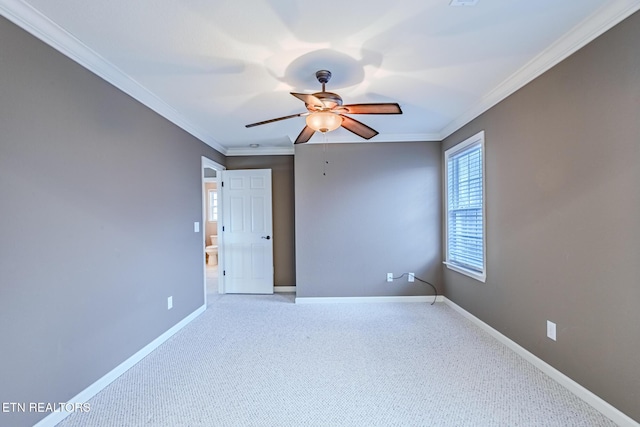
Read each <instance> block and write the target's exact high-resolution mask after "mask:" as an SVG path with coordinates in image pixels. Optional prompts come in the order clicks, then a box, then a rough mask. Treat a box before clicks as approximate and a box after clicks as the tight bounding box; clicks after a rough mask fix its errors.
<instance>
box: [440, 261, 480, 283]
mask: <svg viewBox="0 0 640 427" xmlns="http://www.w3.org/2000/svg"><path fill="white" fill-rule="evenodd" d="M443 264H444V265H446V266H447V268H448V269H449V270H453V271H457V272H458V273H460V274H464V275H465V276H469V277H471V278H472V279H476V280H477V281H479V282H482V283H485V282H486V280H487V273H486V272H482V273H478V272H477V271H473V270H469V269H466V268H464V267H461V266H459V265H456V264H449V263H448V262H446V261H444V262H443Z"/></svg>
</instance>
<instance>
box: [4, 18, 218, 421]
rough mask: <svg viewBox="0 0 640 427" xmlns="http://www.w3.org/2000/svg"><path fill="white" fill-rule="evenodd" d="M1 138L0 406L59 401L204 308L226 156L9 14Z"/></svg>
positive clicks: (19, 417) (13, 417) (28, 417)
mask: <svg viewBox="0 0 640 427" xmlns="http://www.w3.org/2000/svg"><path fill="white" fill-rule="evenodd" d="M0 130H1V131H0V206H1V209H0V217H1V220H0V336H1V337H2V340H1V349H0V366H2V369H0V402H65V401H67V400H68V399H70V398H72V397H73V396H74V395H76V394H77V393H79V392H80V391H82V390H83V389H84V388H86V387H87V386H89V385H90V384H92V383H93V382H94V381H96V380H97V379H99V378H100V377H102V376H103V375H105V374H106V373H107V372H109V371H111V370H112V369H113V368H114V367H116V366H117V365H118V364H120V363H121V362H123V361H124V360H126V359H127V358H128V357H130V356H131V355H133V354H134V353H135V352H136V351H138V350H140V349H141V348H142V347H144V346H145V345H147V344H148V343H150V342H151V341H152V340H153V339H155V338H157V337H158V336H159V335H161V334H162V333H164V332H165V331H167V330H168V329H169V328H171V327H172V326H173V325H175V324H176V323H178V322H179V321H180V320H182V319H183V318H184V317H185V316H187V315H188V314H190V313H192V312H193V311H194V310H196V309H197V308H198V307H200V306H202V305H203V303H204V301H203V299H204V297H203V294H204V290H203V280H204V278H203V269H202V265H203V260H202V235H201V234H196V233H194V232H193V222H194V221H202V205H201V198H202V185H201V174H202V171H201V156H202V155H206V156H208V157H210V158H211V159H213V160H215V161H217V162H220V163H223V164H224V162H225V159H224V156H222V155H220V154H219V153H217V152H216V151H214V150H213V149H211V148H210V147H208V146H205V145H204V144H203V143H201V142H199V141H198V140H196V139H195V138H193V137H192V136H190V135H188V134H187V133H185V132H184V131H182V130H180V129H179V128H177V127H176V126H174V125H173V124H171V123H169V122H168V121H167V120H165V119H163V118H161V117H160V116H158V115H157V114H155V113H153V112H152V111H151V110H149V109H147V108H146V107H144V106H142V105H141V104H139V103H138V102H136V101H134V100H133V99H132V98H130V97H129V96H127V95H125V94H123V93H122V92H120V91H119V90H117V89H115V88H114V87H113V86H111V85H109V84H108V83H106V82H105V81H103V80H102V79H100V78H98V77H96V76H95V75H93V74H92V73H90V72H89V71H87V70H85V69H84V68H82V67H80V66H79V65H77V64H75V63H74V62H72V61H71V60H69V59H67V58H66V57H64V56H63V55H61V54H59V53H58V52H56V51H54V50H53V49H52V48H50V47H48V46H46V45H44V44H43V43H41V42H40V41H37V40H36V39H34V38H33V37H32V36H30V35H28V34H27V33H25V32H24V31H22V30H21V29H19V28H17V27H16V26H14V25H13V24H11V23H9V22H8V21H6V20H5V19H4V18H0ZM170 295H172V296H173V301H174V308H173V309H172V310H170V311H168V310H167V297H168V296H170ZM45 415H46V414H38V413H33V414H11V413H0V425H11V426H27V425H33V424H34V423H35V422H37V421H38V420H39V419H40V418H43V417H44V416H45Z"/></svg>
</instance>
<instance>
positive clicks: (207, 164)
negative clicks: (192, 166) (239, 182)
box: [200, 156, 227, 307]
mask: <svg viewBox="0 0 640 427" xmlns="http://www.w3.org/2000/svg"><path fill="white" fill-rule="evenodd" d="M205 168H209V169H213V170H215V171H216V177H215V181H216V184H217V186H216V188H217V189H218V293H220V294H224V293H225V291H224V289H225V288H224V275H223V274H222V273H221V272H222V271H223V269H222V268H221V267H220V266H221V265H224V264H223V263H224V250H223V249H222V248H224V242H223V239H224V237H223V233H222V197H220V196H221V194H220V187H221V186H220V182H221V180H220V172H222V171H223V170H226V169H227V168H226V167H225V166H224V165H221V164H220V163H218V162H215V161H213V160H211V159H209V158H207V157H204V156H202V167H201V168H200V176H201V181H202V182H201V183H200V187H201V188H202V227H201V228H200V230H201V233H202V246H201V247H202V253H201V259H202V272H203V277H204V283H203V285H204V288H203V289H204V304H205V307H206V306H207V260H206V254H205V252H204V249H205V246H206V243H207V236H206V234H207V233H206V232H205V230H206V224H207V204H208V199H207V190H206V187H205V184H206V182H207V181H208V180H209V181H210V178H205V177H204V169H205Z"/></svg>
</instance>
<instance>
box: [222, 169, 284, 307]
mask: <svg viewBox="0 0 640 427" xmlns="http://www.w3.org/2000/svg"><path fill="white" fill-rule="evenodd" d="M221 175H222V186H221V190H222V225H223V231H222V233H223V239H222V241H223V245H224V248H223V251H224V267H223V274H224V283H225V292H226V293H229V294H272V293H273V225H272V211H271V169H253V170H225V171H222V173H221Z"/></svg>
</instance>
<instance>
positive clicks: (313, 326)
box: [59, 294, 615, 427]
mask: <svg viewBox="0 0 640 427" xmlns="http://www.w3.org/2000/svg"><path fill="white" fill-rule="evenodd" d="M211 297H213V298H211ZM209 302H210V304H211V305H210V306H209V308H208V310H207V311H206V312H205V313H204V314H202V315H201V316H200V317H198V318H197V319H196V320H195V321H194V322H192V323H191V324H190V325H188V326H187V327H186V328H184V329H183V330H182V331H180V332H179V333H177V334H176V335H175V336H174V337H172V338H171V339H170V340H169V341H167V342H166V343H165V344H163V345H162V346H161V347H160V348H158V349H157V350H156V351H155V352H153V353H152V354H150V355H149V356H147V357H146V358H145V359H143V360H142V361H141V362H140V363H139V364H138V365H136V366H135V367H133V368H132V369H130V370H129V371H127V372H126V373H125V374H124V375H122V376H121V377H120V378H118V379H117V380H116V381H115V382H114V383H112V384H111V385H110V386H109V387H107V388H106V389H105V390H103V391H102V392H101V393H99V394H98V395H97V396H95V397H94V398H93V399H92V400H91V401H90V403H91V412H89V413H85V414H80V413H76V414H72V415H71V416H69V417H68V418H67V419H66V420H64V421H63V422H62V423H61V424H59V425H60V426H65V427H69V426H83V427H85V426H105V427H107V426H108V427H111V426H563V427H566V426H589V427H593V426H613V425H615V424H613V423H612V422H611V421H609V420H608V419H606V418H605V417H604V416H602V415H601V414H600V413H598V412H597V411H595V410H594V409H592V408H591V407H590V406H588V405H587V404H585V403H584V402H583V401H581V400H580V399H578V398H577V397H575V396H574V395H573V394H571V393H570V392H569V391H567V390H566V389H564V388H563V387H562V386H560V385H558V384H557V383H555V382H554V381H553V380H551V379H550V378H549V377H547V376H546V375H545V374H543V373H542V372H540V371H539V370H537V369H536V368H535V367H533V366H532V365H530V364H529V363H528V362H526V361H524V360H523V359H522V358H521V357H519V356H518V355H516V354H515V353H513V352H512V351H511V350H509V349H508V348H506V347H505V346H504V345H502V344H500V343H498V342H497V341H495V340H494V339H493V338H492V337H490V336H489V335H487V334H486V333H484V332H483V331H481V330H480V329H479V328H477V327H476V326H475V325H473V324H472V323H471V322H469V321H468V320H466V319H465V318H463V317H462V316H460V315H459V314H458V313H456V312H455V311H453V310H452V309H451V308H449V307H448V306H446V305H444V304H441V303H438V304H435V305H433V306H431V305H428V304H426V303H425V304H420V303H387V304H335V305H328V304H326V305H315V304H310V305H306V304H305V305H296V304H294V303H293V295H289V294H276V295H268V296H256V295H215V296H213V295H210V300H209Z"/></svg>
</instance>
